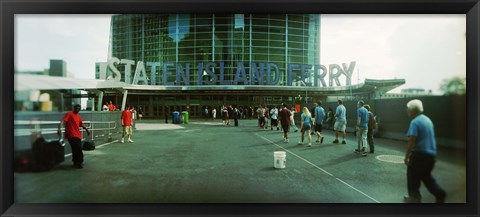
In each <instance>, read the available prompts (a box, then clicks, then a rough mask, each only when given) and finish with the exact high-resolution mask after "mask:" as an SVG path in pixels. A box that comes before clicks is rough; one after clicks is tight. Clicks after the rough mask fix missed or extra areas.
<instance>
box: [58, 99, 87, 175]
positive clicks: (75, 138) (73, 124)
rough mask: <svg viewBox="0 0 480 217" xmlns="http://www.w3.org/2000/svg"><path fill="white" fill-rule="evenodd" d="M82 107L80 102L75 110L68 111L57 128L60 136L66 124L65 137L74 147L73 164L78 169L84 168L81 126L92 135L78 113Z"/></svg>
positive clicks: (74, 107) (75, 106)
mask: <svg viewBox="0 0 480 217" xmlns="http://www.w3.org/2000/svg"><path fill="white" fill-rule="evenodd" d="M80 108H81V106H80V105H79V104H76V105H74V106H73V110H72V111H69V112H67V113H66V114H65V116H63V118H62V119H61V120H60V124H59V125H58V130H57V134H58V136H60V135H61V133H62V131H61V128H62V126H65V138H66V139H67V140H68V143H69V144H70V147H71V148H72V162H73V166H74V167H75V168H78V169H81V168H83V150H82V133H81V132H80V127H81V128H83V129H85V131H86V132H87V134H88V135H90V131H89V130H88V128H87V127H85V125H84V124H83V121H82V117H80V114H78V113H79V112H80Z"/></svg>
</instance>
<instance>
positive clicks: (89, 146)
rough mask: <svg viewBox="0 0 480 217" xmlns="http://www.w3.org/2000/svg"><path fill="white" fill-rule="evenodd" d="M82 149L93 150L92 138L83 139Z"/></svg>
mask: <svg viewBox="0 0 480 217" xmlns="http://www.w3.org/2000/svg"><path fill="white" fill-rule="evenodd" d="M82 149H83V150H85V151H93V150H95V142H94V141H93V140H84V141H83V142H82Z"/></svg>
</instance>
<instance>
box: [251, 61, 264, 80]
mask: <svg viewBox="0 0 480 217" xmlns="http://www.w3.org/2000/svg"><path fill="white" fill-rule="evenodd" d="M264 70H265V66H264V64H263V63H259V66H258V68H257V64H256V63H255V62H250V71H249V74H250V84H251V85H255V80H256V82H258V85H263V72H264Z"/></svg>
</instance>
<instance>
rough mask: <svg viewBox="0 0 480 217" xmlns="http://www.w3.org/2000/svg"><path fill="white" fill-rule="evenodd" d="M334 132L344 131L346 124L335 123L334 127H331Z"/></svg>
mask: <svg viewBox="0 0 480 217" xmlns="http://www.w3.org/2000/svg"><path fill="white" fill-rule="evenodd" d="M333 128H334V129H335V130H336V131H342V132H343V131H345V129H346V128H347V122H335V125H334V127H333Z"/></svg>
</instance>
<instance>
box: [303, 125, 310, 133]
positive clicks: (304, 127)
mask: <svg viewBox="0 0 480 217" xmlns="http://www.w3.org/2000/svg"><path fill="white" fill-rule="evenodd" d="M310 129H312V126H311V125H310V124H308V125H302V129H301V131H302V132H305V131H307V130H310Z"/></svg>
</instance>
